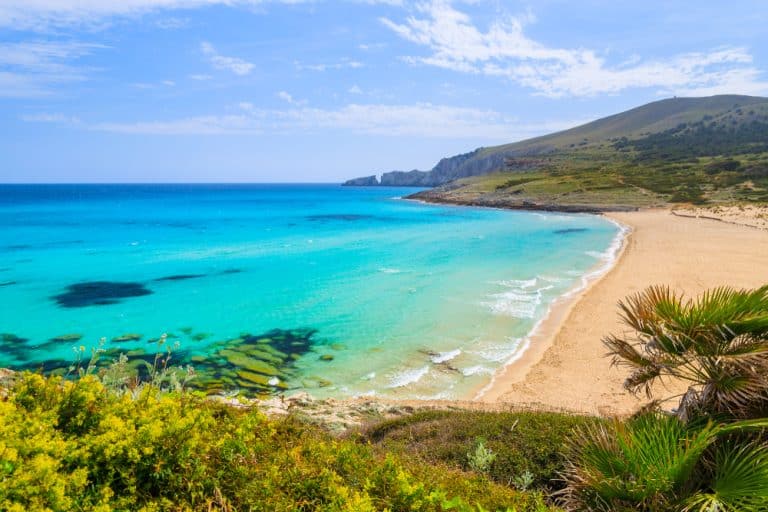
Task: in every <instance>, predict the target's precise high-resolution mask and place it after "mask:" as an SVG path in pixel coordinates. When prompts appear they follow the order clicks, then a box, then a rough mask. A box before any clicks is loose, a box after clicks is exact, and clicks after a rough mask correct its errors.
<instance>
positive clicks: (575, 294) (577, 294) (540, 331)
mask: <svg viewBox="0 0 768 512" xmlns="http://www.w3.org/2000/svg"><path fill="white" fill-rule="evenodd" d="M563 213H564V212H563ZM602 216H604V217H606V218H607V219H608V220H609V221H610V222H611V223H613V224H614V225H616V226H617V227H618V229H619V232H618V233H617V234H616V236H615V237H614V239H613V241H612V242H611V245H610V246H609V247H608V249H606V251H605V252H606V253H609V254H608V258H607V259H606V261H604V262H602V263H598V264H597V265H595V267H594V268H592V269H590V270H589V271H587V272H586V273H585V274H584V275H582V276H581V278H580V282H579V284H577V285H575V286H574V287H573V288H571V289H570V290H568V291H566V292H565V293H563V294H562V295H560V296H559V297H557V298H556V299H555V300H554V301H552V303H550V305H549V306H548V308H547V311H546V313H545V314H544V316H542V317H541V318H540V319H539V321H538V322H536V324H535V325H534V326H533V328H532V329H531V331H530V332H528V334H527V335H526V336H525V338H523V343H524V346H525V349H523V350H522V351H520V352H519V353H517V354H515V355H514V356H513V357H512V358H511V359H510V360H508V361H506V362H505V363H504V364H503V365H502V366H501V367H500V368H498V370H497V371H496V372H495V373H494V374H493V376H492V377H491V381H490V382H489V383H487V384H486V385H485V386H483V388H482V389H480V390H479V391H477V392H475V393H474V395H473V396H472V397H468V399H469V400H471V401H479V402H486V403H493V402H498V401H499V399H500V398H501V396H502V395H503V393H504V388H505V386H509V385H511V384H515V383H517V382H520V381H522V380H523V379H524V378H525V376H526V375H527V373H528V371H529V370H530V369H531V368H532V367H533V366H534V365H535V364H536V363H537V362H538V361H540V360H541V358H542V357H543V356H544V353H545V352H546V351H547V350H548V349H549V348H550V347H551V346H552V342H553V341H554V338H555V336H556V335H557V333H558V332H559V331H560V329H561V327H562V326H563V323H564V322H565V321H566V320H567V318H568V316H569V314H570V312H571V310H573V308H574V307H575V306H576V305H577V304H578V303H579V301H580V300H581V299H582V298H583V297H584V296H585V295H586V294H587V293H589V290H590V289H591V288H592V287H593V286H594V285H595V284H597V283H598V282H600V280H601V279H603V278H604V277H605V276H607V275H608V274H610V273H611V272H612V271H613V269H614V268H615V267H616V266H617V265H618V264H619V263H620V261H621V258H622V257H623V256H624V253H625V250H626V247H627V245H628V243H629V238H630V237H631V236H632V231H633V227H632V226H631V225H628V224H624V223H622V222H620V221H618V220H616V219H613V218H612V217H610V215H602Z"/></svg>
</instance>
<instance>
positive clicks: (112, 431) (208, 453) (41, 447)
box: [0, 374, 547, 512]
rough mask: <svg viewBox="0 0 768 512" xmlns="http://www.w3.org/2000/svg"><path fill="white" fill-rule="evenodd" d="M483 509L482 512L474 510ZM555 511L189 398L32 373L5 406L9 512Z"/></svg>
mask: <svg viewBox="0 0 768 512" xmlns="http://www.w3.org/2000/svg"><path fill="white" fill-rule="evenodd" d="M469 503H473V505H471V506H470V505H469ZM478 507H483V509H485V510H505V509H507V508H509V509H510V510H516V511H518V512H523V511H537V510H547V509H546V507H545V505H544V504H543V502H542V500H541V498H540V497H538V496H537V495H535V494H526V493H520V492H516V491H513V490H511V489H507V488H504V487H502V486H499V485H496V484H493V483H492V482H489V481H488V480H487V479H485V478H484V477H479V476H473V475H470V476H467V475H466V474H464V473H461V472H460V471H457V470H454V469H449V468H447V467H445V466H441V465H435V466H429V467H423V465H422V467H420V466H417V465H414V464H411V463H410V462H409V461H408V460H406V459H403V458H401V457H399V456H397V455H392V454H390V455H387V454H382V453H380V452H378V451H377V450H375V449H373V447H371V446H370V445H368V444H366V443H364V442H358V441H357V440H355V439H336V438H333V437H331V436H330V435H328V434H326V433H324V432H322V431H319V430H317V429H315V428H312V427H310V426H307V425H305V424H301V423H299V422H298V421H297V420H295V419H290V418H289V419H287V420H284V421H274V420H269V419H267V418H266V417H265V416H263V415H262V414H261V413H259V412H258V411H256V410H253V409H246V408H236V407H232V406H229V405H225V404H220V403H216V402H213V401H211V400H207V399H205V398H204V397H202V396H198V395H195V394H189V393H167V392H160V391H158V389H157V388H155V387H153V386H151V385H147V386H144V387H142V388H140V389H139V390H138V391H136V392H123V393H116V392H114V391H110V390H108V389H107V388H106V387H105V386H104V385H103V384H102V383H101V382H100V381H99V379H98V378H97V377H95V376H92V375H86V376H84V377H83V378H81V379H79V380H75V381H67V380H63V379H61V378H56V377H52V378H44V377H42V376H40V375H36V374H27V375H24V376H22V377H20V378H19V379H18V382H17V383H16V384H15V385H14V386H13V387H12V388H11V389H10V390H9V391H8V394H7V396H6V398H5V399H4V400H2V401H0V510H8V511H13V512H21V511H44V510H45V511H69V510H77V511H81V510H95V511H108V510H141V511H159V510H174V511H186V510H205V511H213V510H220V511H241V510H242V511H245V510H263V511H275V512H279V511H285V512H288V511H310V510H311V511H355V512H365V511H374V510H391V511H442V510H456V511H458V512H470V511H477V510H480V508H478Z"/></svg>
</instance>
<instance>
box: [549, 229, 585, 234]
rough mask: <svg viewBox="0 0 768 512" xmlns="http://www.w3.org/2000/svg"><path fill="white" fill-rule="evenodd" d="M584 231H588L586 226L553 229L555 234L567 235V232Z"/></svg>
mask: <svg viewBox="0 0 768 512" xmlns="http://www.w3.org/2000/svg"><path fill="white" fill-rule="evenodd" d="M584 231H589V230H588V229H587V228H565V229H556V230H554V231H553V233H555V234H556V235H567V234H569V233H582V232H584Z"/></svg>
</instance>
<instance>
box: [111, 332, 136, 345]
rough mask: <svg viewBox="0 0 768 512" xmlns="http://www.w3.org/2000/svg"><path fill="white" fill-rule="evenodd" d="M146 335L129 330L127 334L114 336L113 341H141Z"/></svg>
mask: <svg viewBox="0 0 768 512" xmlns="http://www.w3.org/2000/svg"><path fill="white" fill-rule="evenodd" d="M143 337H144V336H143V335H142V334H136V333H133V332H129V333H127V334H122V335H120V336H116V337H114V338H112V341H113V342H115V343H121V342H123V341H139V340H140V339H141V338H143Z"/></svg>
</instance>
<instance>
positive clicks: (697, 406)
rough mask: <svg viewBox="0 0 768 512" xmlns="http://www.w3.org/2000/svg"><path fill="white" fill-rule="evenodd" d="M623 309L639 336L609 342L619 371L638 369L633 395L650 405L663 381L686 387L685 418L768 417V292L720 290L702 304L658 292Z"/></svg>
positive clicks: (629, 301)
mask: <svg viewBox="0 0 768 512" xmlns="http://www.w3.org/2000/svg"><path fill="white" fill-rule="evenodd" d="M619 307H620V308H621V311H622V319H623V320H624V322H625V323H626V324H627V325H628V326H629V327H631V328H632V329H633V331H634V332H633V333H631V334H629V335H627V336H618V335H611V336H608V337H606V338H605V339H604V340H603V341H604V343H605V345H606V346H607V347H608V350H609V355H611V356H613V363H614V364H619V365H625V366H628V367H629V368H631V370H632V371H631V374H630V376H629V378H628V379H627V380H626V382H625V387H626V388H627V389H628V390H630V391H631V392H633V393H639V392H642V391H644V392H645V393H646V394H647V395H648V397H649V398H651V396H652V394H651V390H652V386H653V384H654V383H656V382H657V381H662V380H664V379H681V380H683V381H687V382H688V383H689V388H688V391H687V392H686V393H685V394H684V395H683V398H682V400H681V402H680V406H679V408H678V415H679V416H680V417H681V418H690V417H693V416H696V415H701V414H703V415H726V416H730V417H733V418H749V417H759V416H762V415H763V414H764V413H765V412H766V410H768V286H763V287H762V288H758V289H756V290H737V289H734V288H729V287H721V288H716V289H713V290H710V291H707V292H706V293H704V294H703V295H701V296H700V297H698V298H697V299H695V300H694V299H686V298H685V297H684V296H683V295H681V294H677V293H675V292H673V291H672V290H670V288H669V287H666V286H654V287H650V288H648V289H647V290H645V291H643V292H641V293H639V294H637V295H634V296H631V297H629V298H627V299H626V300H625V301H622V302H620V303H619Z"/></svg>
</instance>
